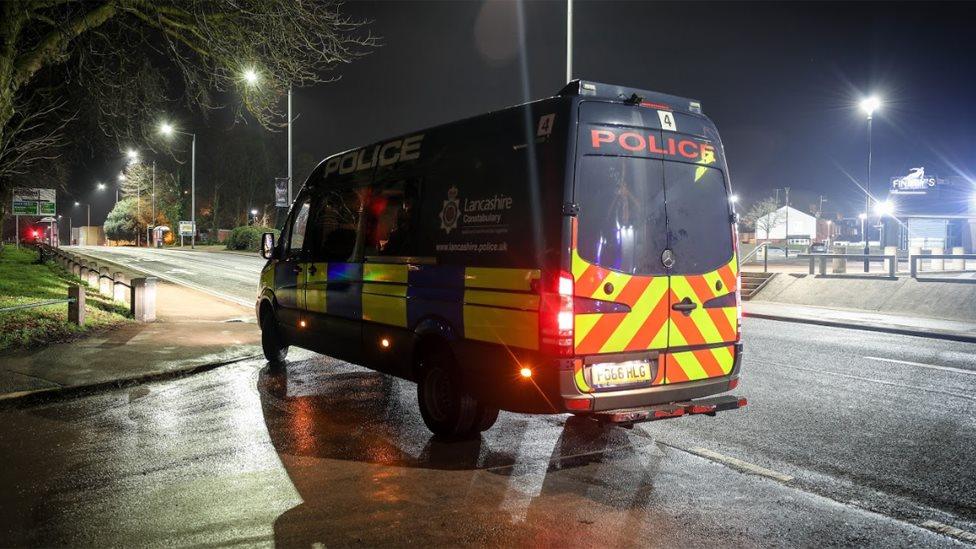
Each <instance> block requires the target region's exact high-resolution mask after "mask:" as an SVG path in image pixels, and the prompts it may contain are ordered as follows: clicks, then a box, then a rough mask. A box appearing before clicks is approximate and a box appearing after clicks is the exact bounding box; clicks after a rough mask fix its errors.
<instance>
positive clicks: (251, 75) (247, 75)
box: [244, 68, 260, 86]
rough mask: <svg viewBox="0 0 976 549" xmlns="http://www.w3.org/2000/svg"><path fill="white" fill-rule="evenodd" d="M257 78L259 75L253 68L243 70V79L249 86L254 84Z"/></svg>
mask: <svg viewBox="0 0 976 549" xmlns="http://www.w3.org/2000/svg"><path fill="white" fill-rule="evenodd" d="M259 79H260V77H259V76H258V72H257V71H256V70H254V69H253V68H249V69H245V70H244V81H245V82H247V83H248V84H250V85H251V86H254V85H256V84H257V83H258V80H259Z"/></svg>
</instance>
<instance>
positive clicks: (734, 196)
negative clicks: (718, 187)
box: [729, 194, 739, 204]
mask: <svg viewBox="0 0 976 549" xmlns="http://www.w3.org/2000/svg"><path fill="white" fill-rule="evenodd" d="M738 201H739V195H737V194H730V195H729V202H731V203H732V204H735V203H736V202H738Z"/></svg>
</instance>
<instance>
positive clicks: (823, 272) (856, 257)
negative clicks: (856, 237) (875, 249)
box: [797, 254, 898, 278]
mask: <svg viewBox="0 0 976 549" xmlns="http://www.w3.org/2000/svg"><path fill="white" fill-rule="evenodd" d="M797 257H799V258H802V259H808V260H809V261H810V271H809V272H810V274H815V275H817V276H827V260H828V259H834V260H843V261H844V262H845V263H846V261H862V262H868V261H874V262H879V261H880V262H887V263H888V277H889V278H895V277H896V273H897V272H898V256H897V255H864V254H797ZM845 270H846V269H845Z"/></svg>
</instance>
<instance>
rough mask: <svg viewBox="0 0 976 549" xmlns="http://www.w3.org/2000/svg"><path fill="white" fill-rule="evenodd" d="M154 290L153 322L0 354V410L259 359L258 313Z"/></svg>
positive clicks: (164, 286) (167, 286) (181, 290)
mask: <svg viewBox="0 0 976 549" xmlns="http://www.w3.org/2000/svg"><path fill="white" fill-rule="evenodd" d="M252 291H253V290H252ZM157 292H158V293H157V300H156V302H157V321H156V322H153V323H137V322H132V323H129V324H126V325H124V326H122V327H120V328H117V329H114V330H110V331H106V332H103V333H99V334H95V335H92V336H88V337H85V338H83V339H80V340H77V341H73V342H70V343H63V344H56V345H49V346H47V347H43V348H41V349H35V350H23V351H17V352H14V353H7V354H4V355H3V356H0V404H2V403H13V402H15V401H18V402H19V401H20V400H22V399H24V398H36V397H45V396H50V395H54V394H64V393H66V392H70V393H76V392H80V391H85V390H92V389H96V388H102V387H106V386H119V385H122V384H126V383H132V382H136V381H145V380H147V379H155V378H159V377H166V376H173V375H180V374H186V373H190V372H195V371H199V370H201V369H206V368H209V367H213V366H216V365H219V364H226V363H227V362H231V361H234V360H239V359H242V358H249V357H255V356H258V355H260V354H261V348H260V338H261V336H260V331H259V330H258V327H257V324H256V322H255V319H254V309H253V307H244V306H242V305H239V304H236V303H230V302H227V301H225V300H223V299H220V298H217V297H214V296H212V295H209V294H206V293H202V292H198V291H195V290H192V289H189V288H186V287H183V286H180V285H177V284H172V283H168V282H163V283H161V284H159V285H158V287H157Z"/></svg>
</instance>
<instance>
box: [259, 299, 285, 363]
mask: <svg viewBox="0 0 976 549" xmlns="http://www.w3.org/2000/svg"><path fill="white" fill-rule="evenodd" d="M261 350H262V351H264V358H266V359H267V360H268V364H269V366H270V368H271V369H272V370H280V369H282V368H283V367H284V365H285V358H286V357H287V356H288V344H287V343H285V340H284V338H283V337H282V335H281V330H279V329H278V323H277V322H275V319H274V315H273V314H272V313H271V312H270V311H267V312H265V314H263V315H261Z"/></svg>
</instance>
